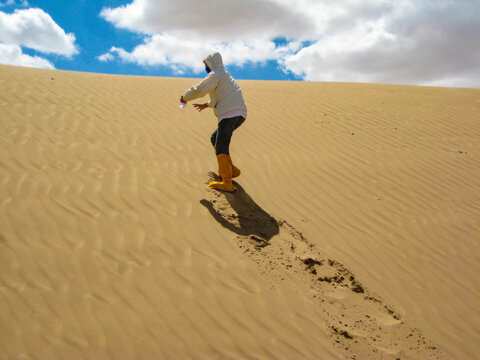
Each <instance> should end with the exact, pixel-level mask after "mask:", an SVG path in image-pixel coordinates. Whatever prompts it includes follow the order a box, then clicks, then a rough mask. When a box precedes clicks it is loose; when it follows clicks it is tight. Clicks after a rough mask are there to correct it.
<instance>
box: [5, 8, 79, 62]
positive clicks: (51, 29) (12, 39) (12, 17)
mask: <svg viewBox="0 0 480 360" xmlns="http://www.w3.org/2000/svg"><path fill="white" fill-rule="evenodd" d="M0 41H1V42H3V43H6V44H13V45H18V46H24V47H28V48H30V49H34V50H37V51H41V52H43V53H47V54H52V53H53V54H59V55H64V56H68V57H70V56H72V55H75V54H77V53H78V50H77V48H76V46H75V35H73V34H66V33H65V31H64V30H63V29H62V28H61V27H60V26H58V25H57V24H56V23H55V21H53V19H52V18H51V17H50V15H49V14H47V13H46V12H44V11H43V10H42V9H37V8H30V9H24V10H15V12H14V13H13V14H7V13H4V12H1V11H0Z"/></svg>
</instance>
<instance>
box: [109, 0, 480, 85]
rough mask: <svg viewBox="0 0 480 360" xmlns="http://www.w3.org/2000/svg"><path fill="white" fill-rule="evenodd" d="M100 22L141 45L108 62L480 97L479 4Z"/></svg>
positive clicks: (195, 13)
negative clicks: (469, 91) (449, 90)
mask: <svg viewBox="0 0 480 360" xmlns="http://www.w3.org/2000/svg"><path fill="white" fill-rule="evenodd" d="M101 16H102V17H103V18H104V19H106V20H107V21H109V22H111V23H113V24H114V25H115V26H116V27H119V28H123V29H128V30H131V31H134V32H136V33H139V34H143V35H144V42H143V43H142V44H139V45H138V46H137V47H135V48H134V49H133V50H131V51H127V50H125V49H121V48H117V47H112V49H111V50H110V51H109V52H108V53H106V54H104V55H102V56H103V59H104V60H107V59H108V60H110V61H112V58H114V57H117V58H119V59H121V60H122V61H127V62H132V63H137V64H139V65H143V66H155V65H164V66H170V67H171V68H172V69H179V70H178V71H180V72H181V71H185V70H187V69H190V70H194V71H197V72H199V71H202V69H203V67H202V64H201V59H202V58H203V57H204V56H205V55H206V54H207V53H209V52H211V51H212V50H218V51H220V52H221V53H222V55H223V56H224V59H225V63H226V64H227V65H228V64H235V65H243V64H245V63H247V62H253V63H256V62H264V61H267V60H275V61H277V62H278V63H279V64H280V66H281V67H282V68H283V69H284V70H285V71H291V72H292V73H294V74H296V75H299V76H302V77H303V78H305V79H307V80H320V81H362V82H384V83H408V84H442V85H448V86H473V87H480V77H479V76H478V74H479V72H480V2H479V1H472V0H435V1H434V0H425V1H415V0H403V1H386V0H370V1H364V0H338V1H330V0H295V1H292V0H243V1H233V0H209V1H207V0H197V1H195V2H192V1H187V0H178V1H174V2H172V1H167V0H133V1H132V2H131V3H130V4H128V5H125V6H121V7H117V8H105V9H104V10H103V11H102V13H101ZM275 39H283V41H282V45H281V46H280V45H278V43H279V42H278V41H277V42H275ZM302 44H303V45H302Z"/></svg>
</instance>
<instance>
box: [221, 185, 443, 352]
mask: <svg viewBox="0 0 480 360" xmlns="http://www.w3.org/2000/svg"><path fill="white" fill-rule="evenodd" d="M212 194H213V195H212V199H214V201H213V205H214V207H215V208H216V210H217V211H218V213H219V214H221V215H222V214H223V215H225V218H228V219H229V221H230V222H232V221H233V223H234V222H235V216H232V209H231V207H230V206H228V202H227V201H226V200H225V199H223V200H222V195H220V194H219V193H212ZM228 196H231V195H228ZM250 217H251V218H252V223H251V225H252V226H255V228H256V229H254V228H250V229H249V223H245V221H244V222H243V223H242V226H241V227H242V229H243V233H245V232H248V231H250V233H252V234H254V235H237V236H236V237H235V241H236V243H237V245H238V247H239V249H240V250H241V251H242V253H243V254H244V255H246V256H247V257H248V258H249V259H250V260H251V261H253V262H254V263H255V264H256V266H257V267H258V270H259V272H260V274H261V275H262V276H263V277H264V279H265V280H266V281H267V283H268V284H269V285H270V287H271V288H272V290H273V291H276V289H277V285H276V284H278V282H279V281H290V282H291V284H293V286H295V287H296V288H297V289H298V291H302V292H303V294H302V295H303V296H304V297H305V296H306V297H308V298H309V299H310V300H311V302H312V303H314V304H315V305H318V306H319V307H320V308H321V311H322V313H323V314H324V316H325V331H327V332H329V333H330V336H331V338H332V341H333V343H334V346H335V347H336V348H338V350H339V351H340V352H341V353H342V355H343V356H344V357H345V358H346V359H418V358H422V359H444V354H443V353H442V352H441V350H440V349H439V348H438V347H436V346H435V345H433V344H432V343H431V341H430V340H428V339H427V338H426V337H425V336H423V335H422V332H421V331H420V330H419V329H417V328H412V327H409V326H408V325H407V324H406V323H405V322H404V321H403V319H402V318H401V316H400V315H399V314H398V313H397V312H396V311H395V310H394V309H392V308H391V307H390V306H389V305H388V304H386V303H385V302H384V301H383V300H382V299H381V298H380V297H378V296H377V295H375V294H373V293H371V292H370V291H369V290H368V289H367V288H366V287H365V286H363V285H362V283H361V282H360V281H359V280H358V279H357V278H356V277H355V275H354V274H353V273H352V272H351V271H349V270H348V269H347V268H346V267H345V266H344V265H342V264H341V263H339V262H338V261H335V260H333V259H330V258H328V257H326V256H325V255H324V254H321V253H320V252H319V251H317V249H316V248H315V246H314V245H313V244H312V243H311V242H310V241H309V240H308V239H306V238H305V237H304V236H303V235H302V233H300V232H299V231H297V230H296V229H295V228H294V227H293V226H292V225H290V224H289V223H288V222H287V221H285V220H281V219H275V220H276V221H277V223H278V226H279V233H278V235H275V236H273V237H272V238H271V239H266V238H264V237H262V236H260V235H258V234H262V231H261V229H258V226H262V224H261V221H260V223H259V220H258V218H255V216H254V214H253V216H250ZM265 221H271V219H266V220H265ZM234 225H235V224H234ZM237 225H238V224H237ZM339 314H340V315H339Z"/></svg>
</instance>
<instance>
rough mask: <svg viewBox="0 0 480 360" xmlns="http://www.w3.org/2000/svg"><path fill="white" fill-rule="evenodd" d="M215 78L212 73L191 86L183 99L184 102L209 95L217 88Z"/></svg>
mask: <svg viewBox="0 0 480 360" xmlns="http://www.w3.org/2000/svg"><path fill="white" fill-rule="evenodd" d="M217 82H218V81H217V76H215V74H214V73H213V72H212V73H210V74H208V76H207V77H206V78H205V79H203V80H202V81H201V82H200V83H199V84H197V85H194V86H192V87H191V88H190V89H188V90H187V91H186V92H185V94H184V95H183V98H184V100H185V101H190V100H194V99H198V98H201V97H204V96H205V95H207V94H209V93H211V92H212V91H213V90H215V88H216V87H217Z"/></svg>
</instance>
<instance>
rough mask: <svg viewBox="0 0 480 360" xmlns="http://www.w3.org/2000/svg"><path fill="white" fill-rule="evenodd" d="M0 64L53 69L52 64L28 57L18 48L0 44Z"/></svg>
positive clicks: (37, 57) (39, 58)
mask: <svg viewBox="0 0 480 360" xmlns="http://www.w3.org/2000/svg"><path fill="white" fill-rule="evenodd" d="M0 64H8V65H17V66H27V67H36V68H44V69H53V68H54V66H53V64H52V63H51V62H50V61H48V60H46V59H43V58H41V57H39V56H30V55H26V54H24V53H23V52H22V49H21V48H20V46H17V45H7V44H0Z"/></svg>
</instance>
